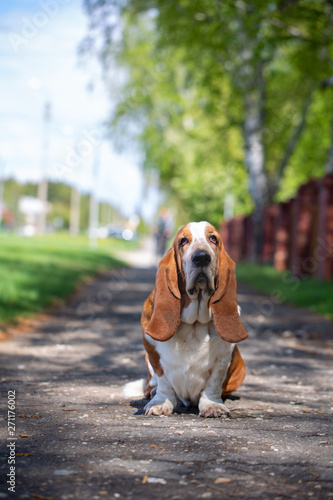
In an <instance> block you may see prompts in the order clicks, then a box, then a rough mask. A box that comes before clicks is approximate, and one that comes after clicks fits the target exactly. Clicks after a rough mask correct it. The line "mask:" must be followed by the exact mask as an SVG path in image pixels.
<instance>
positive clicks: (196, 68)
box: [0, 0, 333, 321]
mask: <svg viewBox="0 0 333 500" xmlns="http://www.w3.org/2000/svg"><path fill="white" fill-rule="evenodd" d="M0 14H1V15H0V35H1V38H0V41H1V45H0V47H1V52H0V56H1V79H0V90H1V95H2V99H1V105H0V106H1V114H0V132H1V133H0V228H1V239H0V243H1V247H0V252H1V257H2V259H1V264H0V266H1V267H0V278H1V280H2V285H3V286H2V291H1V294H2V295H1V298H0V301H1V303H0V306H1V307H2V309H3V311H4V312H3V313H2V316H1V315H0V321H1V320H2V321H5V318H11V317H15V316H18V315H19V314H24V313H25V312H26V309H27V307H28V306H27V305H26V304H28V303H30V302H31V306H29V307H28V311H35V310H36V308H38V307H39V306H42V305H45V304H48V303H50V301H51V302H52V301H54V300H55V298H57V297H59V296H60V297H65V296H66V294H68V291H69V290H71V285H70V284H68V283H67V282H68V274H66V273H67V272H68V269H70V270H71V272H73V268H75V266H76V268H77V271H76V272H77V276H76V274H75V276H74V275H73V276H72V277H71V280H72V281H73V283H75V282H76V281H77V279H79V278H81V277H82V276H85V275H89V274H91V273H92V272H95V271H97V270H100V269H102V268H105V267H110V265H111V262H110V261H108V260H107V258H111V257H110V256H113V257H114V258H116V257H115V254H114V253H113V252H114V251H115V250H117V249H118V250H124V249H127V250H134V249H135V248H137V246H138V245H139V244H140V241H142V237H144V238H147V236H148V235H154V252H155V254H156V255H157V256H161V255H163V253H164V252H165V249H166V248H167V244H168V240H169V238H171V237H172V235H173V234H174V232H175V230H176V229H177V228H178V227H179V226H180V225H182V224H184V223H187V222H188V221H200V220H208V221H210V222H211V223H213V224H214V225H216V226H217V227H219V228H220V231H221V233H222V236H223V239H224V242H225V246H226V248H227V250H228V251H229V253H230V254H231V256H232V258H234V259H235V260H236V261H239V262H246V263H247V264H246V267H244V264H240V266H239V278H240V279H243V280H245V281H246V280H248V281H249V282H251V283H253V282H255V283H260V282H261V281H263V282H264V285H262V286H261V288H262V289H263V290H264V291H266V292H271V291H272V290H274V287H275V288H276V283H278V284H279V290H281V287H282V289H283V294H284V295H283V296H284V299H285V300H291V301H293V300H294V301H295V298H294V295H295V294H294V293H293V294H290V297H289V295H288V293H290V288H291V286H290V283H293V284H294V285H295V286H296V288H297V298H296V300H298V301H299V303H301V304H303V305H309V306H310V305H311V306H313V303H315V305H314V306H313V307H314V308H315V310H317V311H319V312H322V313H324V314H326V315H328V316H330V314H331V305H330V304H331V303H332V302H331V301H332V299H333V291H332V286H331V283H330V282H331V281H332V279H333V256H332V254H333V65H332V61H333V3H332V1H331V0H279V1H272V2H264V1H260V0H255V1H251V2H250V1H243V0H237V1H235V2H229V1H222V0H205V1H203V0H202V1H193V2H188V1H185V0H179V1H177V2H175V1H168V2H165V1H163V0H103V1H100V0H84V1H83V0H38V1H36V0H12V1H7V0H4V1H2V2H1V4H0ZM145 241H146V240H145ZM84 256H85V257H84ZM61 259H62V260H61ZM80 259H81V260H82V261H80ZM84 259H86V260H85V261H84V262H83V260H84ZM103 259H106V260H103ZM28 261H29V265H28V264H27V262H28ZM43 261H44V265H45V266H46V267H45V269H44V270H43V267H42V262H43ZM55 261H57V263H58V264H57V265H58V267H57V266H56V265H55ZM60 261H61V262H60ZM88 262H89V265H88ZM250 263H251V265H250ZM114 264H116V261H114ZM28 268H29V270H28ZM62 270H63V271H64V278H63V280H59V279H58V277H59V276H60V275H61V272H62ZM45 272H47V273H52V272H54V278H53V281H54V282H55V283H54V288H52V290H51V291H50V293H49V292H48V291H46V290H45V286H46V285H45V283H44V284H43V286H44V288H43V291H41V283H42V282H43V276H45ZM43 273H44V274H43ZM283 273H287V274H283ZM36 275H38V276H40V281H39V282H38V284H36V283H33V282H32V277H33V279H34V280H36V279H37V278H36ZM289 276H292V278H290V277H289ZM291 279H293V280H294V281H290V280H291ZM301 279H302V280H303V281H304V280H305V281H306V280H307V284H305V285H303V284H302V285H301V284H300V283H301ZM281 280H282V281H281ZM283 280H284V281H283ZM288 280H289V281H288ZM44 281H45V279H44ZM48 281H49V282H52V280H51V279H49V280H48ZM303 281H302V283H303ZM65 282H66V283H67V284H66V285H65V284H64V283H65ZM267 282H269V283H271V286H270V287H268V289H264V288H265V286H266V288H267ZM322 282H324V283H322ZM52 286H53V285H52ZM304 286H305V287H306V286H308V287H309V289H306V291H305V292H304V296H306V298H304V297H301V295H302V294H301V290H303V287H304ZM310 289H311V291H310V292H309V290H310ZM24 290H25V292H24V293H23V295H22V291H24ZM291 295H292V296H291ZM44 297H45V302H43V300H44V299H43V298H44ZM29 301H30V302H29ZM306 301H308V302H306ZM6 321H7V319H6Z"/></svg>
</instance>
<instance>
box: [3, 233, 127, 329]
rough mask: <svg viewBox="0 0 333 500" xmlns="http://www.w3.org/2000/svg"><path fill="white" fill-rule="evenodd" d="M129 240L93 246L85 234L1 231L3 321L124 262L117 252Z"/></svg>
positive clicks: (31, 310) (33, 309) (47, 302)
mask: <svg viewBox="0 0 333 500" xmlns="http://www.w3.org/2000/svg"><path fill="white" fill-rule="evenodd" d="M126 243H127V242H126ZM126 243H123V242H118V241H114V240H107V242H105V243H104V245H103V246H101V247H99V248H98V249H97V250H91V249H90V248H89V243H88V239H87V238H84V237H77V238H73V237H70V236H68V235H65V234H57V235H50V236H41V237H35V238H23V237H18V236H13V235H0V261H1V266H0V282H1V289H0V323H3V324H4V323H9V322H12V321H13V320H15V319H16V318H18V317H19V316H26V315H28V314H32V313H35V312H38V311H40V310H42V309H43V308H45V307H46V306H48V305H50V304H53V303H54V302H56V301H57V300H59V299H64V298H66V297H67V296H68V295H69V294H70V293H71V292H73V291H74V290H75V288H76V286H77V284H78V283H79V282H80V281H81V280H83V279H84V278H86V277H87V276H90V275H92V274H95V273H97V272H99V271H101V270H105V269H110V268H112V267H114V266H115V265H119V264H121V262H120V261H119V260H118V259H116V258H115V257H114V255H113V253H114V251H115V250H119V249H120V248H124V247H125V245H126ZM128 246H131V245H126V247H128Z"/></svg>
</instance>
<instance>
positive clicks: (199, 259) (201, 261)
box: [192, 250, 211, 267]
mask: <svg viewBox="0 0 333 500" xmlns="http://www.w3.org/2000/svg"><path fill="white" fill-rule="evenodd" d="M210 261H211V258H210V255H209V253H208V252H206V251H205V250H197V251H196V252H194V254H193V255H192V262H193V264H194V265H195V266H196V267H205V266H208V264H209V263H210Z"/></svg>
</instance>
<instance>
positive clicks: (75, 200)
mask: <svg viewBox="0 0 333 500" xmlns="http://www.w3.org/2000/svg"><path fill="white" fill-rule="evenodd" d="M80 198H81V196H80V192H79V190H78V189H77V188H76V187H75V186H74V185H73V186H72V189H71V209H70V221H69V234H70V235H71V236H77V235H78V234H79V232H80Z"/></svg>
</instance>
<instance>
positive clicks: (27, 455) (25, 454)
mask: <svg viewBox="0 0 333 500" xmlns="http://www.w3.org/2000/svg"><path fill="white" fill-rule="evenodd" d="M15 456H16V457H33V456H34V453H16V455H15Z"/></svg>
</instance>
